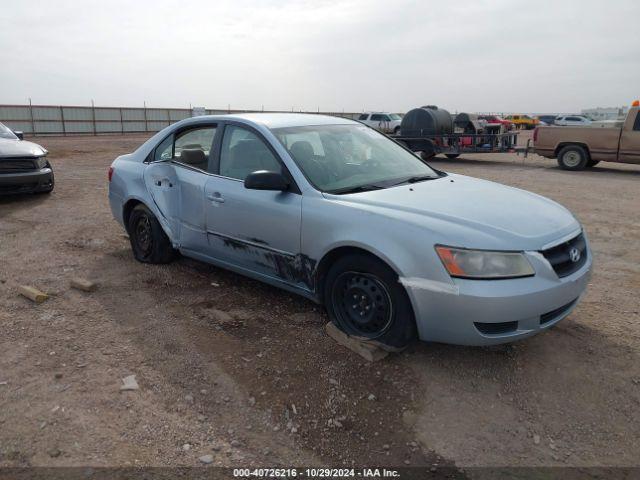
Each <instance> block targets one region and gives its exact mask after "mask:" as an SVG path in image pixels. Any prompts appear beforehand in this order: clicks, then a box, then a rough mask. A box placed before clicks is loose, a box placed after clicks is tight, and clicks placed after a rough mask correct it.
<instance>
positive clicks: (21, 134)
mask: <svg viewBox="0 0 640 480" xmlns="http://www.w3.org/2000/svg"><path fill="white" fill-rule="evenodd" d="M13 134H14V135H15V136H16V137H18V139H19V140H24V133H23V132H21V131H20V130H14V131H13Z"/></svg>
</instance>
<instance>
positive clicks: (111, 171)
mask: <svg viewBox="0 0 640 480" xmlns="http://www.w3.org/2000/svg"><path fill="white" fill-rule="evenodd" d="M111 177H113V167H109V181H111Z"/></svg>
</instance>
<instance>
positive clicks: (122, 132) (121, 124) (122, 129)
mask: <svg viewBox="0 0 640 480" xmlns="http://www.w3.org/2000/svg"><path fill="white" fill-rule="evenodd" d="M118 110H119V111H120V133H121V134H122V135H124V120H123V119H122V107H120V108H118Z"/></svg>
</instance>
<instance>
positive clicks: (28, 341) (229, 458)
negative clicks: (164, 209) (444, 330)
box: [0, 134, 640, 468]
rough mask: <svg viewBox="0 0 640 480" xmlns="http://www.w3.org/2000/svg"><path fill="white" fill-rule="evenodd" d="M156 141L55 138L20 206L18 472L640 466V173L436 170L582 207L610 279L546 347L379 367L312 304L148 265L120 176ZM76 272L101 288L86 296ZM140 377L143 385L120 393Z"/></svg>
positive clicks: (6, 282)
mask: <svg viewBox="0 0 640 480" xmlns="http://www.w3.org/2000/svg"><path fill="white" fill-rule="evenodd" d="M525 135H526V134H525ZM143 140H144V137H142V136H125V137H97V138H96V137H79V138H78V137H75V138H39V139H35V141H36V142H38V143H41V144H42V145H44V146H45V147H46V148H48V149H49V150H50V152H51V153H50V160H51V163H52V164H53V166H54V168H55V173H56V181H57V185H56V189H55V191H54V192H53V193H52V194H51V195H48V196H47V195H36V196H34V195H29V196H13V197H6V198H1V199H0V332H1V333H2V334H1V336H0V466H31V465H33V466H63V465H64V466H80V465H83V466H84V465H91V466H114V465H117V466H136V465H157V466H164V465H184V466H191V465H200V461H199V457H201V456H202V455H206V454H208V455H212V457H213V465H226V466H256V465H262V466H276V465H281V466H292V465H332V466H351V465H354V466H371V465H389V466H391V465H396V466H405V465H412V466H413V465H428V466H429V467H435V468H440V467H442V466H452V465H455V466H457V467H470V466H485V465H510V466H538V465H545V466H549V465H572V466H591V465H611V466H634V465H639V463H640V462H639V459H640V415H638V412H639V411H640V361H639V360H640V301H639V300H638V293H639V292H640V249H638V248H637V247H638V246H639V245H640V242H639V240H638V239H639V238H640V214H639V207H640V188H639V185H640V166H628V165H618V164H600V165H599V166H597V167H596V168H593V169H592V170H589V171H585V172H577V173H572V172H565V171H562V170H559V169H558V168H557V166H556V164H555V162H554V161H552V160H547V159H543V158H540V157H537V156H535V155H533V156H530V157H529V158H527V159H526V160H524V159H523V158H522V157H518V156H516V155H515V154H501V155H476V156H472V155H469V156H464V157H463V158H459V159H456V160H448V159H445V158H437V159H435V160H434V161H433V162H432V163H433V165H434V166H435V167H437V168H440V169H443V170H447V171H451V172H457V173H463V174H467V175H471V176H476V177H481V178H485V179H489V180H494V181H498V182H501V183H505V184H508V185H512V186H515V187H520V188H524V189H527V190H531V191H534V192H536V193H539V194H542V195H545V196H548V197H550V198H552V199H554V200H556V201H558V202H560V203H562V204H564V205H565V206H567V207H568V208H569V209H571V210H572V211H573V212H574V213H575V214H576V216H577V217H578V218H579V219H580V220H581V221H582V222H583V223H584V226H585V228H586V231H587V234H588V236H589V238H590V241H591V245H592V248H593V251H594V256H595V270H594V275H593V278H592V282H591V285H590V287H589V291H588V293H587V295H586V296H585V298H584V299H583V301H582V302H581V303H580V305H579V306H578V307H577V309H576V310H575V311H574V312H573V313H572V314H571V315H570V316H569V317H568V318H567V319H566V320H564V321H563V322H561V323H560V324H559V325H558V326H557V327H555V328H553V329H551V330H550V331H548V332H545V333H543V334H541V335H538V336H536V337H534V338H531V339H528V340H525V341H522V342H520V343H516V344H513V345H509V346H501V347H492V348H467V347H455V346H446V345H439V344H426V343H425V344H417V345H415V346H413V347H411V348H410V349H408V350H406V351H405V352H403V353H402V354H394V355H391V356H390V357H388V358H387V359H386V360H384V361H381V362H378V363H373V364H369V363H366V362H365V361H364V360H362V359H361V358H360V357H358V356H357V355H355V354H353V353H352V352H350V351H348V350H346V349H344V348H343V347H341V346H339V345H337V344H336V343H335V342H333V341H332V340H331V339H329V338H328V337H327V336H326V334H325V333H324V325H325V323H326V322H327V318H326V314H325V313H324V311H323V310H322V309H321V308H320V307H318V306H316V305H314V304H313V303H311V302H309V301H307V300H304V299H302V298H298V297H296V296H294V295H292V294H289V293H286V292H283V291H280V290H277V289H275V288H272V287H269V286H266V285H263V284H261V283H259V282H256V281H253V280H249V279H246V278H244V277H241V276H239V275H236V274H233V273H230V272H227V271H224V270H220V269H217V268H214V267H211V266H208V265H205V264H202V263H199V262H196V261H193V260H189V259H185V258H182V259H180V260H178V261H176V262H175V263H172V264H170V265H163V266H149V265H143V264H140V263H137V262H136V261H135V260H134V259H133V256H132V254H131V251H130V247H129V244H128V240H127V238H126V237H125V236H124V235H123V233H124V232H123V230H122V229H121V228H120V226H119V225H118V224H116V222H115V221H114V220H113V219H112V217H111V213H110V211H109V207H108V202H107V169H108V166H109V164H110V162H111V161H112V160H113V159H114V158H115V157H116V156H117V155H119V154H122V153H126V152H130V151H132V150H134V149H135V148H136V147H137V146H138V145H139V144H140V143H142V141H143ZM75 276H78V277H84V278H89V279H93V280H95V281H97V282H98V283H99V289H98V290H97V291H95V292H93V293H85V292H81V291H77V290H73V289H71V288H70V287H69V281H70V279H71V278H73V277H75ZM19 284H27V285H33V286H35V287H38V288H39V289H41V290H43V291H45V292H47V293H49V294H50V295H51V297H50V298H49V300H48V301H46V302H44V303H43V304H41V305H36V304H33V303H31V302H30V301H28V300H26V299H25V298H23V297H21V296H19V295H18V289H17V287H18V285H19ZM127 375H135V376H136V379H137V381H138V383H139V386H140V388H139V390H136V391H128V392H121V391H120V385H121V379H122V378H123V377H125V376H127Z"/></svg>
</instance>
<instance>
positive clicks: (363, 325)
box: [323, 253, 417, 351]
mask: <svg viewBox="0 0 640 480" xmlns="http://www.w3.org/2000/svg"><path fill="white" fill-rule="evenodd" d="M323 293H324V294H323V297H324V298H323V300H324V305H325V307H326V309H327V312H328V314H329V318H330V319H331V320H332V321H333V322H334V323H335V324H336V325H337V326H338V328H340V329H341V330H342V331H343V332H345V333H346V334H347V335H351V336H354V337H359V338H364V339H367V340H372V341H374V342H375V343H377V344H379V345H380V346H381V347H382V348H384V349H386V350H391V351H397V350H401V349H403V348H405V347H407V346H408V345H409V344H410V343H411V342H413V341H414V340H415V339H416V338H417V333H416V323H415V316H414V314H413V308H412V307H411V302H410V301H409V297H408V295H407V292H406V291H405V289H404V287H403V286H402V284H401V283H400V282H399V281H398V275H397V274H396V273H395V272H394V271H393V270H392V269H391V268H389V267H388V266H387V265H386V264H385V263H384V262H382V261H380V260H379V259H377V258H376V257H374V256H372V255H367V254H364V253H358V254H352V255H347V256H344V257H342V258H340V259H338V260H337V261H336V262H335V263H334V264H333V265H332V266H331V268H330V269H329V271H328V273H327V276H326V279H325V282H324V288H323ZM352 302H353V303H352Z"/></svg>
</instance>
